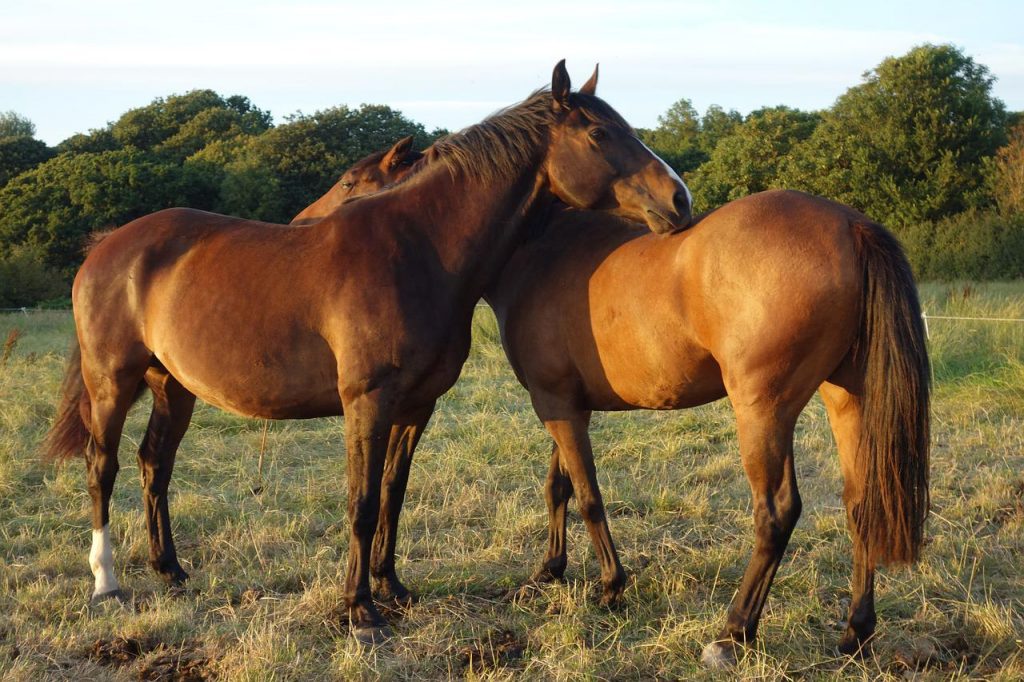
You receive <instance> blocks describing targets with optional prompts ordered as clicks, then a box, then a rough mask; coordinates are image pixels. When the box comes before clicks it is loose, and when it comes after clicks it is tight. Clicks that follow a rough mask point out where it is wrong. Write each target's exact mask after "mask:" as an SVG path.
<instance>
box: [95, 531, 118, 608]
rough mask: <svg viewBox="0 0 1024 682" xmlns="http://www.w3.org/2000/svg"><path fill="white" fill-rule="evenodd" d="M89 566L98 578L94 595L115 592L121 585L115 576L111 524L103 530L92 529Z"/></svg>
mask: <svg viewBox="0 0 1024 682" xmlns="http://www.w3.org/2000/svg"><path fill="white" fill-rule="evenodd" d="M89 568H91V569H92V574H93V576H94V577H95V578H96V587H95V589H94V590H93V592H92V596H94V597H98V596H99V595H101V594H106V593H108V592H113V591H114V590H116V589H119V588H120V587H121V586H120V585H119V584H118V582H117V578H116V577H115V576H114V550H113V548H112V547H111V545H110V524H107V525H105V526H103V528H102V529H101V530H96V529H95V528H94V529H93V531H92V550H91V551H90V552H89Z"/></svg>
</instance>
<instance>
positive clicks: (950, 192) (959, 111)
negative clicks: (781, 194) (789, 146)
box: [783, 45, 1006, 227]
mask: <svg viewBox="0 0 1024 682" xmlns="http://www.w3.org/2000/svg"><path fill="white" fill-rule="evenodd" d="M992 82H993V78H992V77H991V76H990V75H989V72H988V69H987V68H985V67H984V66H982V65H980V64H977V63H975V62H974V60H973V59H971V58H970V57H968V56H966V55H964V54H963V53H962V52H961V51H960V50H958V49H957V48H955V47H953V46H951V45H922V46H919V47H915V48H914V49H912V50H911V51H910V52H908V53H907V54H905V55H903V56H902V57H890V58H888V59H885V60H884V61H883V62H882V63H881V64H879V65H878V66H877V67H876V68H875V69H873V70H872V71H869V72H868V73H866V74H865V76H864V82H863V83H862V84H860V85H858V86H855V87H853V88H850V89H849V90H848V91H847V92H846V93H845V94H844V95H843V96H841V97H840V98H839V99H838V100H837V101H836V103H835V106H834V107H833V108H832V109H831V110H830V111H828V112H826V113H825V115H824V118H823V120H822V122H821V124H820V125H819V126H818V127H817V129H816V130H815V131H814V134H813V135H812V136H811V137H810V138H809V139H808V140H807V141H806V143H804V144H801V145H799V146H798V147H797V148H796V149H794V154H793V159H792V161H791V163H789V164H788V165H787V168H786V169H785V170H784V173H783V176H784V181H785V182H786V184H789V185H790V186H793V187H797V188H801V189H806V190H808V191H811V192H814V193H816V194H821V195H824V196H827V197H830V198H832V199H836V200H838V201H842V202H844V203H847V204H850V205H852V206H854V207H856V208H858V209H860V210H862V211H864V212H865V213H867V214H868V215H871V216H872V217H874V218H876V219H878V220H881V221H883V222H886V223H887V224H889V225H892V226H896V227H899V226H905V225H911V224H915V223H919V222H927V221H932V220H936V219H938V218H941V217H944V216H949V215H953V214H955V213H959V212H960V211H963V210H964V209H966V208H968V207H970V206H975V205H978V204H981V203H984V201H985V187H984V182H985V178H984V172H983V170H984V169H983V167H984V164H983V159H985V157H988V156H991V155H992V154H993V153H995V151H996V149H997V148H999V146H1000V145H1002V144H1003V143H1004V142H1005V139H1006V132H1005V131H1006V128H1005V123H1006V112H1005V109H1004V107H1003V103H1002V102H1001V101H999V100H998V99H995V98H994V97H992V94H991V89H992Z"/></svg>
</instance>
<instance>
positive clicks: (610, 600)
mask: <svg viewBox="0 0 1024 682" xmlns="http://www.w3.org/2000/svg"><path fill="white" fill-rule="evenodd" d="M601 582H602V584H603V590H602V593H601V606H615V605H616V604H618V603H619V601H620V600H621V599H622V594H623V592H625V591H626V572H625V571H623V570H622V569H621V568H620V569H619V570H618V572H616V573H615V575H613V576H612V577H611V578H609V579H607V580H602V581H601Z"/></svg>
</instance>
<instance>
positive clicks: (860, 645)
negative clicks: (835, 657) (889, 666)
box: [838, 637, 871, 660]
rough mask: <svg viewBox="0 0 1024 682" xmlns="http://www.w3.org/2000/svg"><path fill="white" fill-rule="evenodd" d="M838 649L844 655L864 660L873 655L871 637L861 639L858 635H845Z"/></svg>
mask: <svg viewBox="0 0 1024 682" xmlns="http://www.w3.org/2000/svg"><path fill="white" fill-rule="evenodd" d="M838 649H839V653H840V654H842V655H843V656H849V657H851V658H856V659H861V660H863V659H865V658H868V657H870V656H871V639H866V640H864V641H861V640H859V639H857V638H856V637H843V638H842V639H841V640H840V641H839V647H838Z"/></svg>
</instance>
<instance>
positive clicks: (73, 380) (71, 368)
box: [43, 337, 92, 462]
mask: <svg viewBox="0 0 1024 682" xmlns="http://www.w3.org/2000/svg"><path fill="white" fill-rule="evenodd" d="M60 394H61V397H60V407H58V408H57V416H56V418H55V419H54V420H53V424H52V425H51V426H50V430H49V431H48V432H47V434H46V439H45V440H44V441H43V458H44V459H46V460H48V461H53V462H61V461H64V460H66V459H70V458H72V457H76V456H80V455H84V454H85V446H86V445H87V444H88V443H89V438H91V434H90V433H89V427H88V424H90V423H91V422H92V405H91V403H90V401H89V392H88V391H86V390H85V381H84V380H83V379H82V349H81V347H80V346H79V344H78V338H77V337H75V344H74V347H73V348H72V349H71V357H70V358H68V365H67V369H66V370H65V371H64V381H63V383H62V384H61V387H60Z"/></svg>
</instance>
